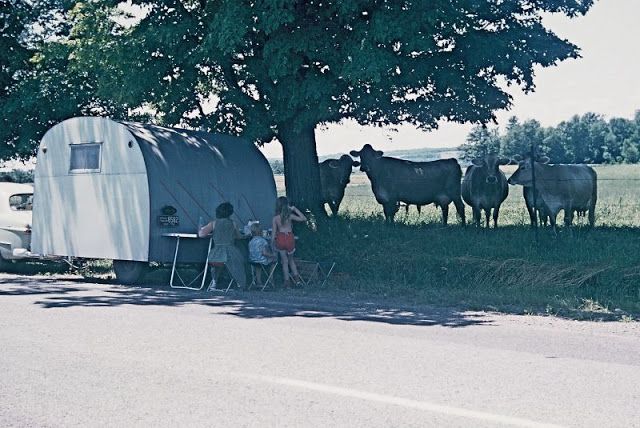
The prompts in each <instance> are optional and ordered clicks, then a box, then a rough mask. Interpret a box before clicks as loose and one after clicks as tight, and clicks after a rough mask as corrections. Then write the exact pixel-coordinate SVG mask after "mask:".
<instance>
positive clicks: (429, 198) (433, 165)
mask: <svg viewBox="0 0 640 428" xmlns="http://www.w3.org/2000/svg"><path fill="white" fill-rule="evenodd" d="M382 155H383V153H382V152H381V151H379V150H374V149H373V147H371V145H369V144H365V146H364V147H363V148H362V150H360V151H355V150H354V151H352V152H351V156H354V157H358V156H359V157H360V170H361V171H363V172H365V173H366V174H367V177H369V180H370V181H371V189H372V190H373V194H374V195H375V197H376V201H378V203H379V204H381V205H382V207H383V209H384V215H385V218H386V219H387V220H388V221H393V217H394V216H395V214H396V212H398V209H399V207H400V202H404V203H405V204H407V205H427V204H435V205H436V206H439V207H441V208H442V222H443V223H444V224H447V218H448V215H449V204H450V203H451V202H453V203H454V204H455V206H456V211H457V212H458V216H459V217H460V220H461V222H462V224H464V223H465V220H464V203H463V202H462V197H461V196H460V179H461V178H462V170H461V169H460V165H459V164H458V162H457V161H456V160H455V159H442V160H437V161H433V162H411V161H407V160H402V159H397V158H392V157H383V156H382Z"/></svg>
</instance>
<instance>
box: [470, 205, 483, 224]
mask: <svg viewBox="0 0 640 428" xmlns="http://www.w3.org/2000/svg"><path fill="white" fill-rule="evenodd" d="M471 211H472V213H473V224H475V225H476V227H480V216H481V215H482V210H481V209H480V208H479V207H472V208H471Z"/></svg>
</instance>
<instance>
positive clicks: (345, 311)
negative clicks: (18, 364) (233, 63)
mask: <svg viewBox="0 0 640 428" xmlns="http://www.w3.org/2000/svg"><path fill="white" fill-rule="evenodd" d="M37 281H38V283H36V284H34V280H33V278H15V277H12V278H10V279H9V278H7V279H4V278H2V279H0V297H2V296H20V295H39V298H40V300H36V301H35V302H34V304H36V305H39V306H41V307H42V308H45V309H52V308H69V307H116V306H122V305H132V306H169V307H181V306H188V305H200V306H207V307H212V308H217V309H216V311H215V313H214V315H215V314H219V315H232V316H237V317H241V318H248V319H262V318H285V317H302V318H334V319H339V320H343V321H369V322H380V323H386V324H394V325H415V326H436V325H438V326H446V327H467V326H472V325H491V322H490V321H488V320H485V319H483V316H482V315H481V314H473V313H464V312H460V311H457V310H455V309H442V308H424V307H421V308H420V309H417V308H408V307H399V306H400V305H390V304H388V303H385V302H382V303H380V302H368V303H363V302H356V301H344V299H341V301H340V302H335V300H333V301H332V300H329V299H327V298H326V297H325V298H316V297H308V296H295V295H290V294H286V295H284V294H280V293H273V294H265V293H261V292H251V291H249V292H236V293H230V294H228V295H226V294H212V293H207V292H199V291H189V290H172V289H166V288H165V289H158V288H136V287H120V286H109V287H102V286H96V287H88V286H85V285H84V284H86V283H83V285H82V286H80V285H78V286H72V285H71V284H72V283H73V282H74V280H73V279H70V280H67V281H64V282H61V281H60V279H59V278H57V279H54V278H52V279H50V280H48V279H46V278H44V279H40V278H38V280H37ZM79 281H80V280H78V282H79ZM54 283H55V285H54ZM395 306H398V307H395Z"/></svg>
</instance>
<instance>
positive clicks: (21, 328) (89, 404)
mask: <svg viewBox="0 0 640 428" xmlns="http://www.w3.org/2000/svg"><path fill="white" fill-rule="evenodd" d="M639 339H640V328H639V325H638V323H633V322H631V323H622V322H610V323H606V322H601V323H592V322H576V321H566V320H559V319H553V318H546V317H531V316H498V315H492V314H486V313H460V312H456V311H455V310H448V309H438V308H419V309H416V308H411V309H408V308H398V307H394V306H391V305H388V306H386V307H385V306H382V305H380V304H373V303H370V304H364V303H360V304H357V303H354V302H348V303H345V302H343V303H341V304H336V303H332V302H331V301H326V300H325V301H322V300H318V299H310V298H308V297H299V298H297V297H296V298H288V297H286V296H283V295H279V294H273V293H264V294H261V293H257V292H256V293H253V292H250V293H243V294H235V295H229V296H220V295H213V294H206V293H196V292H179V293H178V292H174V291H170V290H166V289H165V290H153V289H145V288H129V287H122V286H117V285H109V284H88V283H84V282H82V280H80V279H68V280H63V279H62V278H59V277H58V278H56V277H53V278H47V277H39V278H36V277H18V276H9V275H0V368H1V370H2V371H1V374H0V403H1V404H0V426H92V427H93V426H123V425H126V426H176V425H178V424H179V425H183V426H223V427H231V426H233V427H237V426H256V427H258V426H259V427H271V426H290V427H301V426H318V427H328V426H348V427H361V426H362V427H365V426H366V427H378V426H380V427H389V426H402V427H404V426H414V427H425V426H437V427H443V426H465V427H466V426H474V427H475V426H527V427H539V426H540V427H541V426H576V427H586V426H592V427H603V426H640V340H639Z"/></svg>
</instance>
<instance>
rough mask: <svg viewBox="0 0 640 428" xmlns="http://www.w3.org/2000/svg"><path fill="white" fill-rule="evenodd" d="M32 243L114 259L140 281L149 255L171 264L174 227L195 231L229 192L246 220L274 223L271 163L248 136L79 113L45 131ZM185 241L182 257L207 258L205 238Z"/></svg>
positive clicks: (45, 251)
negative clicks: (213, 132) (81, 115)
mask: <svg viewBox="0 0 640 428" xmlns="http://www.w3.org/2000/svg"><path fill="white" fill-rule="evenodd" d="M35 188H36V192H35V195H34V204H33V233H32V241H31V248H32V251H33V252H35V253H38V254H41V255H45V256H63V257H81V258H92V259H112V260H113V261H114V270H115V272H116V276H117V277H118V279H119V280H120V281H122V282H125V283H132V282H135V281H136V280H137V279H138V277H139V276H140V274H141V273H142V272H143V271H144V267H145V266H146V265H147V264H148V263H149V262H159V263H171V262H172V261H173V255H174V244H175V243H174V241H172V240H171V239H170V238H167V237H166V236H163V235H165V234H167V233H189V232H191V233H193V232H194V231H195V230H196V228H197V225H198V220H199V219H200V218H204V219H206V220H207V221H208V220H209V219H210V218H212V216H213V215H214V211H215V207H216V206H217V205H218V204H219V203H221V202H224V201H228V202H231V203H232V204H233V205H234V208H235V211H236V214H235V216H234V218H235V219H236V220H237V221H238V222H239V223H246V222H247V221H249V220H258V221H260V222H261V223H263V224H270V220H271V217H272V215H273V210H274V203H275V198H276V188H275V182H274V178H273V173H272V171H271V168H270V166H269V164H268V162H267V160H266V159H265V158H264V156H263V155H262V153H260V151H259V150H258V149H257V148H256V147H255V145H253V144H252V143H250V142H247V141H245V140H243V139H240V138H237V137H232V136H227V135H220V134H211V133H206V132H198V131H190V130H183V129H175V128H164V127H158V126H153V125H143V124H139V123H130V122H117V121H115V120H111V119H107V118H97V117H77V118H72V119H68V120H65V121H63V122H61V123H59V124H57V125H55V126H54V127H53V128H51V129H50V130H49V131H48V132H47V133H46V134H45V135H44V137H43V138H42V142H41V143H40V147H39V149H38V154H37V163H36V168H35ZM189 241H191V242H185V243H184V247H183V246H182V245H181V251H180V256H179V260H178V262H179V263H198V262H202V261H204V257H205V255H206V248H207V242H205V240H189Z"/></svg>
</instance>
